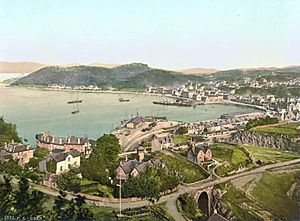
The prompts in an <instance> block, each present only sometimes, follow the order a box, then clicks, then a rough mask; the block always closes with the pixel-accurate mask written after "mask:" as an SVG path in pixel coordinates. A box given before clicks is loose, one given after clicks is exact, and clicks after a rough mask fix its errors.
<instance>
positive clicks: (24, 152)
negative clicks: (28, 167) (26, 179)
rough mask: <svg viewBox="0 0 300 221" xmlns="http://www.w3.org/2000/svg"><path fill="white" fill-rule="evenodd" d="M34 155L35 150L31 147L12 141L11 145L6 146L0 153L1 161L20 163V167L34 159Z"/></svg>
mask: <svg viewBox="0 0 300 221" xmlns="http://www.w3.org/2000/svg"><path fill="white" fill-rule="evenodd" d="M33 153H34V149H33V148H31V146H30V145H28V144H21V143H15V142H14V141H12V142H11V143H9V144H7V143H5V144H4V147H3V149H2V150H1V152H0V160H1V161H2V162H4V161H8V160H10V159H12V160H15V161H18V163H19V164H20V165H24V164H26V163H28V162H29V160H30V159H31V158H32V157H33Z"/></svg>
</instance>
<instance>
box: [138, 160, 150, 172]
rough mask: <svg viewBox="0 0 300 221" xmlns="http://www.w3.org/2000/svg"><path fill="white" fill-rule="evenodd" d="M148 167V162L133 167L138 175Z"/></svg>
mask: <svg viewBox="0 0 300 221" xmlns="http://www.w3.org/2000/svg"><path fill="white" fill-rule="evenodd" d="M148 166H149V162H142V163H140V164H137V165H136V166H135V169H136V170H137V171H138V172H139V173H141V172H143V171H144V170H145V169H146V168H147V167H148Z"/></svg>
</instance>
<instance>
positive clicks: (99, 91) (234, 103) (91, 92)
mask: <svg viewBox="0 0 300 221" xmlns="http://www.w3.org/2000/svg"><path fill="white" fill-rule="evenodd" d="M1 85H2V86H4V87H8V88H27V89H30V90H39V91H56V92H68V93H70V92H78V93H88V94H117V95H120V94H124V95H143V96H152V97H165V98H169V99H177V98H178V97H174V96H170V95H169V96H168V95H165V94H156V93H149V92H146V91H144V92H141V91H117V90H116V91H111V90H97V91H91V90H75V89H55V88H48V87H44V86H32V85H28V86H15V85H10V84H4V83H0V86H1ZM202 105H204V106H205V105H226V106H237V107H246V108H251V109H253V110H259V111H262V112H265V111H267V110H266V109H265V108H264V107H258V106H253V105H251V104H246V103H240V102H236V101H231V100H223V101H222V102H212V103H206V104H205V103H204V104H201V106H202ZM174 106H177V105H174Z"/></svg>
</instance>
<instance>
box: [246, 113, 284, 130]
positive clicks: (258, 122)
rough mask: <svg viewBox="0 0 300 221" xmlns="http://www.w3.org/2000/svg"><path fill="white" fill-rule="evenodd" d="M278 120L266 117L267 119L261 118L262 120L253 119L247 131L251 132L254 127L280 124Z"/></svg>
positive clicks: (247, 125)
mask: <svg viewBox="0 0 300 221" xmlns="http://www.w3.org/2000/svg"><path fill="white" fill-rule="evenodd" d="M278 121H279V120H278V119H277V118H275V117H269V116H267V117H265V118H261V119H253V120H249V121H248V123H247V124H246V129H247V130H249V129H251V128H252V127H257V126H262V125H268V124H277V123H278Z"/></svg>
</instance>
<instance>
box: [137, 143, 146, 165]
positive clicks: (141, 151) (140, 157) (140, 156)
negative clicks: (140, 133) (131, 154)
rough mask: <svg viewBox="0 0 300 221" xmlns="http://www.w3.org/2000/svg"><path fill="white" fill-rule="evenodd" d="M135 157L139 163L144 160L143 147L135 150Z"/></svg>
mask: <svg viewBox="0 0 300 221" xmlns="http://www.w3.org/2000/svg"><path fill="white" fill-rule="evenodd" d="M136 151H137V156H138V161H139V162H142V161H143V160H144V158H145V150H144V147H142V146H139V147H138V148H137V149H136Z"/></svg>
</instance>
